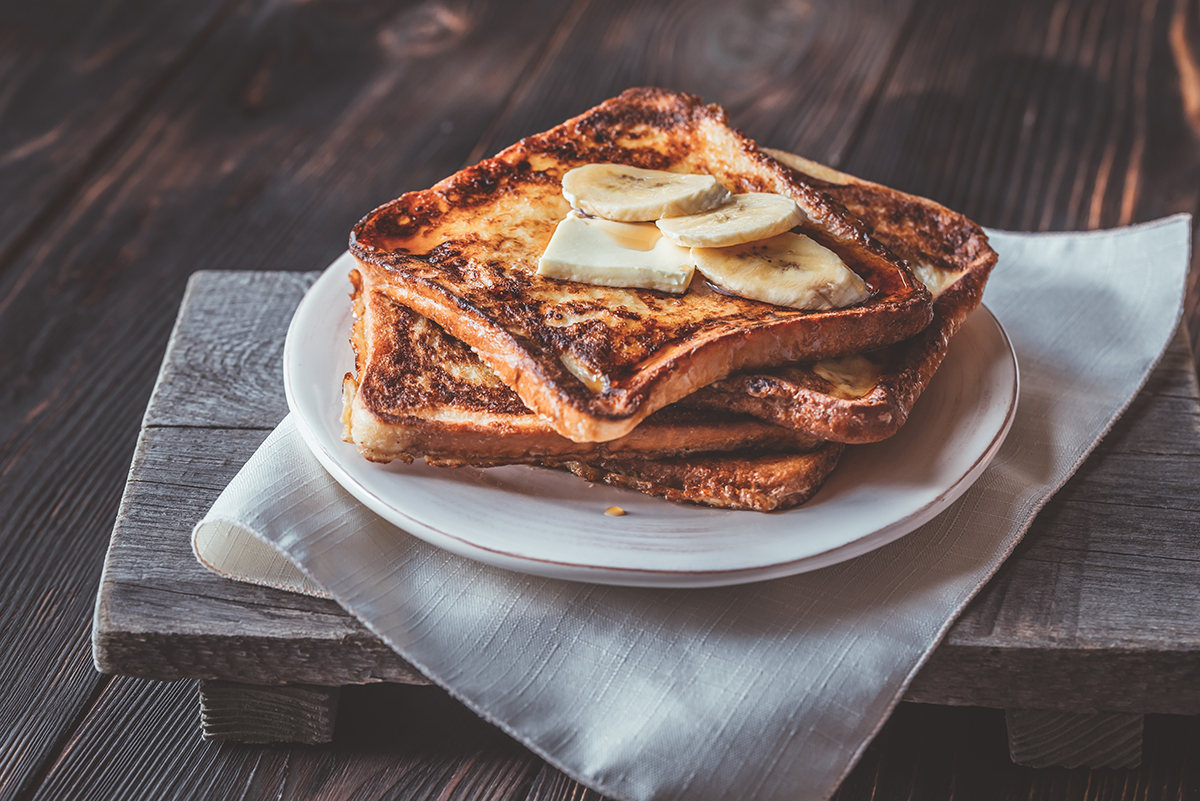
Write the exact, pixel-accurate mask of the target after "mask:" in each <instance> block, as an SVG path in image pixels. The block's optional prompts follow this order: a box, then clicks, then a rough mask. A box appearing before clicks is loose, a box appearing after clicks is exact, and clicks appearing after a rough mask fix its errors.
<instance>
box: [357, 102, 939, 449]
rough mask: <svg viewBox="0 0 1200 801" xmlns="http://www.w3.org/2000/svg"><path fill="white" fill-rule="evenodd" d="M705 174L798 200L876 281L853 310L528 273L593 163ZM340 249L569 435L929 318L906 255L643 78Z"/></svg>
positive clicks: (709, 114) (721, 116)
mask: <svg viewBox="0 0 1200 801" xmlns="http://www.w3.org/2000/svg"><path fill="white" fill-rule="evenodd" d="M599 162H607V163H621V164H630V165H634V166H638V167H646V168H652V169H665V170H673V171H677V172H689V173H707V174H711V175H713V176H714V177H716V178H717V179H718V180H720V181H721V182H722V183H723V184H725V185H726V187H727V188H729V189H730V190H731V191H734V192H747V191H760V192H774V193H778V194H783V195H787V196H789V197H791V198H793V199H794V200H795V201H796V202H797V204H798V205H799V206H800V208H801V209H802V210H803V211H804V212H805V214H806V215H807V217H808V222H807V223H805V224H804V225H803V226H801V230H802V231H804V232H805V233H807V234H809V235H810V236H812V237H813V238H815V239H817V240H818V241H819V242H821V243H822V244H824V245H826V246H827V247H830V248H832V249H834V250H835V251H836V252H837V253H838V254H839V255H840V256H841V257H842V258H843V259H844V260H845V261H846V263H847V264H848V265H849V266H850V267H851V269H853V270H854V271H855V272H856V273H858V274H859V275H860V276H861V277H862V278H863V279H864V281H865V282H866V283H867V284H868V286H869V288H870V289H871V290H872V296H871V297H870V298H869V299H868V300H867V301H865V302H864V303H862V304H859V305H857V306H853V307H850V308H846V309H841V310H835V311H828V312H804V311H799V310H795V309H789V308H785V307H780V306H773V305H770V304H765V303H760V302H757V301H752V300H746V299H743V298H737V297H731V296H728V295H723V294H718V293H714V292H712V291H710V290H707V289H706V286H705V284H704V282H703V281H702V280H696V281H694V282H693V290H692V291H689V292H688V293H687V294H685V295H682V296H675V295H669V294H665V293H661V292H657V291H654V290H644V289H613V288H604V287H596V286H590V285H586V284H579V283H574V282H567V281H558V280H554V279H551V278H545V277H541V276H538V275H536V274H535V270H536V268H537V260H538V257H539V256H540V255H541V253H542V252H543V251H544V249H545V246H546V244H547V242H548V241H549V239H550V236H551V234H552V233H553V230H554V227H555V225H556V224H557V223H558V221H559V220H561V219H562V218H563V217H564V216H565V215H566V213H567V211H568V210H569V208H570V207H569V205H568V204H567V202H566V200H565V199H564V198H563V196H562V192H561V179H562V175H563V174H564V173H565V172H566V171H567V170H569V169H571V168H573V167H576V166H579V165H582V164H586V163H599ZM351 251H352V252H353V253H354V255H355V256H356V257H357V258H358V259H359V261H360V263H361V265H362V270H363V274H364V276H365V277H366V279H367V281H368V283H371V284H373V285H378V286H379V287H380V288H381V291H385V292H387V293H388V294H389V295H390V296H391V297H392V298H394V299H395V300H397V301H398V302H400V303H402V304H404V305H405V306H408V307H409V308H412V309H413V310H415V311H417V312H418V313H420V314H421V315H423V316H425V317H428V318H430V319H432V320H434V321H435V322H437V323H438V324H439V325H440V326H442V327H443V328H444V329H446V330H447V331H448V332H450V333H451V334H452V335H453V336H455V337H457V338H458V339H461V340H463V341H464V342H466V343H467V344H468V345H469V346H471V347H472V348H473V349H474V350H475V351H476V353H477V354H478V355H479V357H480V358H481V359H482V360H483V361H484V362H485V363H486V364H487V365H488V366H489V367H491V368H492V369H493V370H494V371H495V372H496V374H497V375H498V376H499V378H500V380H501V381H502V382H503V383H504V384H505V385H507V386H509V387H511V388H513V389H514V390H515V391H516V393H517V394H518V395H519V396H520V398H521V399H522V400H523V401H524V403H525V404H526V405H527V406H529V407H530V408H532V409H534V410H536V411H537V412H539V413H541V414H544V415H545V416H546V417H548V418H549V419H550V420H552V421H553V425H554V427H555V428H556V430H557V431H558V432H559V433H561V434H563V435H564V436H566V437H568V438H570V439H573V440H576V441H598V440H611V439H615V438H617V437H620V436H623V435H625V434H628V433H629V432H630V431H632V430H633V429H634V427H635V426H636V425H637V424H638V423H639V422H640V421H641V420H642V419H644V418H645V417H647V416H648V415H649V414H651V413H652V412H653V411H655V410H657V409H659V408H661V407H663V406H665V405H667V404H669V403H671V402H673V401H676V400H678V399H679V398H682V397H684V396H686V395H689V394H690V393H692V392H693V391H695V390H696V389H697V388H699V387H701V386H704V385H706V384H708V383H711V382H712V381H715V380H717V379H719V378H723V377H725V376H727V375H729V374H731V373H733V372H736V371H738V370H743V369H751V368H760V367H769V366H775V365H780V364H786V363H792V362H797V361H802V360H809V359H819V358H826V357H831V356H838V355H842V354H847V353H856V352H859V351H862V350H865V349H873V348H878V347H881V346H884V345H887V344H890V343H892V342H896V341H899V340H901V339H906V338H908V337H910V336H912V335H913V334H915V333H916V332H918V331H919V330H921V329H922V328H924V327H925V325H926V324H927V323H928V322H929V320H930V319H931V316H932V309H931V302H930V297H929V294H928V292H927V291H926V290H925V288H924V286H923V285H922V284H921V282H919V281H917V280H916V279H915V278H914V277H913V276H912V274H911V273H910V272H909V270H908V269H907V267H906V266H905V263H904V262H903V260H902V259H901V258H900V257H898V256H896V255H895V254H894V253H892V252H891V251H890V250H888V249H887V248H886V247H885V246H883V245H882V244H880V243H879V242H878V241H877V240H875V239H873V238H872V237H871V236H870V233H869V229H868V228H867V227H866V226H865V225H863V224H862V223H861V222H860V221H859V220H857V219H856V218H855V217H854V215H852V214H849V213H847V212H846V211H845V210H844V208H843V207H842V206H841V205H839V204H838V203H837V202H835V201H832V200H831V199H830V198H829V196H828V195H826V194H823V193H822V192H821V191H819V189H818V188H817V187H816V186H815V185H814V183H813V182H811V181H808V180H806V179H805V177H804V176H803V175H801V174H800V173H798V172H795V171H793V170H789V169H788V168H786V167H784V166H783V165H781V164H780V163H778V162H777V161H775V160H774V159H772V158H770V157H769V156H767V155H765V154H764V153H763V152H761V151H760V150H759V149H758V148H757V147H756V146H755V144H754V143H753V142H752V141H750V140H749V139H746V138H745V137H744V136H742V135H741V134H740V133H738V132H737V131H735V130H733V129H732V128H730V127H729V125H728V123H727V119H726V116H725V113H724V111H723V110H721V109H720V108H718V107H716V106H706V105H704V104H703V103H702V102H701V101H700V100H699V99H698V98H696V97H693V96H690V95H683V94H676V93H672V92H666V91H663V90H658V89H636V90H629V91H628V92H625V93H623V94H622V95H621V96H620V97H618V98H615V99H613V100H610V101H607V102H605V103H603V104H601V105H600V106H598V107H596V108H594V109H592V110H590V111H588V112H586V113H585V114H583V115H581V116H579V117H576V118H574V119H572V120H569V121H567V122H566V123H564V124H562V125H560V126H558V127H556V128H554V129H552V130H550V131H547V132H545V133H542V134H538V135H536V136H531V137H528V138H526V139H523V140H521V141H520V142H518V143H517V144H516V145H513V146H512V147H510V148H508V149H507V150H505V151H503V152H502V153H500V154H499V155H497V156H496V157H494V158H491V159H487V160H485V161H483V162H480V163H479V164H477V165H475V166H473V167H470V168H467V169H465V170H463V171H461V172H459V173H457V174H455V175H453V176H451V177H449V178H447V179H446V180H444V181H442V182H440V183H438V184H437V185H435V186H434V187H432V188H431V189H428V190H423V191H419V192H412V193H409V194H406V195H404V196H402V197H400V198H398V199H397V200H395V201H393V202H391V203H388V204H386V205H385V206H382V207H380V208H378V209H376V210H375V211H373V212H371V213H370V214H369V215H367V217H365V218H364V219H363V220H362V221H361V222H359V224H358V225H357V226H356V227H355V228H354V231H353V234H352V237H351Z"/></svg>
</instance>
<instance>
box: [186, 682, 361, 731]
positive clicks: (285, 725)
mask: <svg viewBox="0 0 1200 801" xmlns="http://www.w3.org/2000/svg"><path fill="white" fill-rule="evenodd" d="M199 692H200V730H201V734H202V735H203V737H204V739H205V740H231V741H233V742H236V743H304V744H306V745H316V744H318V743H330V742H333V727H334V721H336V720H337V711H338V696H339V695H340V694H341V689H340V688H338V687H320V686H316V685H312V684H282V685H277V686H263V685H260V684H240V683H237V682H232V681H201V682H200V687H199Z"/></svg>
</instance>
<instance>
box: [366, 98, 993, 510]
mask: <svg viewBox="0 0 1200 801" xmlns="http://www.w3.org/2000/svg"><path fill="white" fill-rule="evenodd" d="M763 209H765V210H766V211H763ZM681 232H682V233H681ZM350 249H351V252H352V253H353V255H354V256H355V258H356V259H357V262H358V265H357V268H356V269H355V270H353V271H352V272H351V274H350V281H351V284H352V287H353V294H352V298H353V304H354V318H355V322H354V329H353V331H352V333H351V339H352V342H353V345H354V351H355V368H354V372H353V373H351V374H347V375H346V377H345V379H344V381H343V398H344V412H343V424H344V432H345V433H344V438H345V439H346V441H348V442H352V443H354V444H355V445H356V446H357V447H358V449H359V451H360V452H361V453H362V454H363V456H365V457H366V458H367V459H370V460H372V461H377V462H389V461H392V460H396V459H400V460H404V461H406V462H411V461H412V460H413V459H418V458H423V459H425V460H426V461H427V462H429V463H430V464H434V465H439V466H448V467H452V466H464V465H471V466H477V467H490V466H496V465H509V464H528V465H538V466H543V467H551V468H563V469H567V470H570V471H571V472H573V473H575V474H577V475H579V476H581V477H583V478H585V479H587V480H588V481H593V482H605V483H608V484H612V485H616V486H622V487H628V488H631V489H635V490H639V491H641V492H644V493H648V494H652V495H658V496H662V497H664V498H667V499H669V500H672V501H687V502H694V503H700V504H707V505H710V506H717V507H725V508H732V509H754V510H759V511H772V510H778V509H786V508H789V507H792V506H795V505H797V504H800V503H803V502H805V501H806V500H808V499H809V498H810V497H812V496H813V495H814V494H815V493H816V492H817V490H818V489H819V488H820V487H821V485H822V483H823V482H824V481H825V480H826V478H827V477H828V476H829V474H830V473H831V472H832V471H833V469H834V468H835V467H836V465H837V462H838V459H839V458H840V456H841V454H842V451H843V449H844V447H845V445H846V444H854V443H866V442H874V441H878V440H881V439H884V438H886V437H889V436H891V435H892V434H894V433H895V432H896V431H897V430H898V429H899V428H900V426H902V425H903V424H904V422H905V420H906V419H907V417H908V414H909V411H910V410H911V408H912V406H913V404H914V403H915V402H916V400H917V398H918V396H919V395H920V394H921V392H922V390H923V389H924V388H925V387H926V385H927V384H928V383H929V380H930V379H931V377H932V376H933V374H934V372H935V371H936V370H937V368H938V366H939V364H940V363H941V361H942V358H943V356H944V355H945V353H946V349H947V344H948V342H949V340H950V337H951V336H953V334H954V333H955V332H956V331H957V330H958V328H959V327H960V325H961V324H962V322H963V320H964V319H965V318H966V317H967V315H968V314H970V312H971V311H972V310H973V309H974V308H975V307H976V306H977V305H978V304H979V301H980V298H981V296H982V294H983V289H984V285H985V283H986V281H987V277H988V274H989V272H990V271H991V269H992V267H993V266H994V265H995V262H996V254H995V252H994V251H992V249H991V248H990V247H988V243H987V237H986V236H985V234H984V232H983V231H982V230H981V229H980V228H979V226H977V225H976V224H974V223H973V222H971V221H970V220H968V219H966V218H965V217H963V216H962V215H961V214H958V213H956V212H953V211H950V210H949V209H946V208H944V207H942V206H940V205H938V204H937V203H934V202H932V201H929V200H925V199H923V198H919V197H914V196H912V195H907V194H904V193H902V192H898V191H896V190H893V189H889V188H886V187H883V186H880V185H878V184H873V183H869V182H866V181H861V180H858V179H856V178H853V177H851V176H849V175H845V174H842V173H840V172H836V171H834V170H831V169H829V168H827V167H823V166H821V165H819V164H816V163H813V162H810V161H807V160H805V159H802V158H799V157H797V156H793V155H790V154H787V153H782V152H778V151H773V150H767V149H763V148H759V147H758V146H757V145H756V144H755V143H754V142H753V141H751V140H750V139H748V138H747V137H745V136H744V135H743V134H741V133H740V132H739V131H737V130H735V129H733V128H732V127H731V126H730V125H729V123H728V119H727V116H726V114H725V112H724V111H723V110H722V109H721V108H719V107H716V106H712V105H705V104H703V103H702V102H701V101H700V99H699V98H696V97H693V96H690V95H685V94H679V93H674V92H669V91H664V90H661V89H631V90H629V91H626V92H624V93H623V94H621V95H620V96H619V97H616V98H614V99H612V100H609V101H606V102H605V103H602V104H601V105H599V106H597V107H596V108H593V109H591V110H590V111H588V112H586V113H584V114H582V115H580V116H578V117H576V118H574V119H571V120H568V121H567V122H565V123H563V124H562V125H559V126H557V127H555V128H553V129H552V130H550V131H547V132H545V133H542V134H538V135H535V136H530V137H527V138H525V139H523V140H521V141H520V142H518V143H516V144H515V145H513V146H512V147H509V148H508V149H506V150H504V151H503V152H501V153H500V154H498V155H497V156H495V157H494V158H490V159H487V160H485V161H482V162H480V163H478V164H476V165H474V166H472V167H469V168H467V169H464V170H462V171H461V172H458V173H456V174H455V175H452V176H450V177H449V178H446V179H445V180H443V181H441V182H440V183H438V184H437V185H435V186H433V187H432V188H430V189H427V190H422V191H417V192H410V193H408V194H405V195H403V196H402V197H400V198H398V199H396V200H394V201H392V202H390V203H388V204H386V205H384V206H381V207H380V208H378V209H375V210H374V211H372V212H371V213H370V214H368V215H367V216H366V217H365V218H364V219H363V220H362V221H360V222H359V223H358V225H356V226H355V228H354V231H353V233H352V235H351V240H350Z"/></svg>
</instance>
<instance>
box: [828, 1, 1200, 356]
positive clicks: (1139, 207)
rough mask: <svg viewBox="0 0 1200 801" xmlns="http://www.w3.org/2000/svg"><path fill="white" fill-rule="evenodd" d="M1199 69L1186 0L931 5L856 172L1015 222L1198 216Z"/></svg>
mask: <svg viewBox="0 0 1200 801" xmlns="http://www.w3.org/2000/svg"><path fill="white" fill-rule="evenodd" d="M984 31H986V34H984V33H983V32H984ZM1196 64H1200V15H1198V14H1197V12H1196V10H1195V8H1194V6H1193V5H1191V4H1189V3H1186V2H1182V0H1181V1H1180V2H1172V0H1105V1H1104V2H1090V0H1059V2H1055V3H1044V2H1039V1H1038V0H1021V1H1020V2H1014V3H1003V4H997V3H992V4H988V3H960V2H955V1H954V0H938V1H937V2H930V3H923V4H921V5H920V6H919V7H918V9H917V11H916V14H915V17H914V19H913V23H912V28H911V34H910V36H909V39H908V43H907V46H906V47H905V48H904V50H903V52H902V53H901V55H900V57H899V58H898V59H897V61H896V64H895V67H894V69H893V70H891V73H890V75H889V78H888V80H887V82H886V83H885V85H884V86H883V89H882V92H881V93H880V95H879V99H878V102H877V103H876V104H875V105H874V107H873V110H872V113H871V115H870V117H869V119H868V120H867V121H866V123H865V124H864V126H863V129H862V132H861V135H860V136H859V138H858V139H857V140H856V141H855V143H854V144H853V146H852V147H851V148H850V150H849V152H848V156H847V158H846V160H845V162H844V165H843V168H844V169H846V170H847V171H848V172H851V173H853V174H856V175H861V176H863V177H865V178H870V179H871V180H875V181H880V182H881V183H885V184H888V185H890V186H895V187H897V188H899V189H904V190H906V191H909V192H914V193H916V194H919V195H924V196H926V197H931V198H934V199H936V200H938V201H940V202H942V203H945V204H946V205H947V206H949V207H951V208H953V209H956V210H958V211H961V212H963V213H965V214H967V215H968V216H970V217H971V218H972V219H975V220H976V221H978V222H980V223H982V224H984V225H988V226H992V227H996V228H1006V229H1011V230H1063V229H1084V228H1103V227H1109V226H1114V225H1125V224H1128V223H1130V222H1136V221H1140V220H1150V219H1155V218H1158V217H1162V216H1165V215H1167V214H1171V213H1175V212H1180V211H1186V212H1195V211H1197V210H1198V209H1200V148H1197V147H1196V138H1195V137H1196V136H1197V134H1198V133H1200V116H1198V115H1197V114H1196V112H1195V108H1198V107H1200V106H1198V105H1197V103H1200V100H1198V99H1197V98H1200V85H1198V84H1197V80H1198V78H1197V76H1200V72H1197V71H1196V68H1195V65H1196ZM1197 258H1200V255H1197V256H1194V261H1193V265H1195V264H1196V263H1197V262H1196V261H1195V259H1197ZM1197 275H1200V273H1197V272H1196V271H1195V270H1194V271H1193V280H1192V282H1191V285H1190V288H1189V292H1188V301H1187V312H1188V318H1189V320H1190V321H1191V323H1192V324H1191V326H1190V330H1191V334H1192V337H1193V339H1192V345H1193V354H1196V353H1197V352H1198V351H1200V348H1198V347H1197V343H1198V342H1200V340H1198V339H1197V337H1200V324H1197V316H1198V315H1200V279H1197V278H1196V276H1197Z"/></svg>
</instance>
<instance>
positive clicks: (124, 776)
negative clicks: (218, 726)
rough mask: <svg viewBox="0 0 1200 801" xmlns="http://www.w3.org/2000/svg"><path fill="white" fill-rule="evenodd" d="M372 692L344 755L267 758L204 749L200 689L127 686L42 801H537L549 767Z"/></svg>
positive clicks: (477, 725)
mask: <svg viewBox="0 0 1200 801" xmlns="http://www.w3.org/2000/svg"><path fill="white" fill-rule="evenodd" d="M363 689H366V688H358V687H349V688H346V689H344V690H343V691H342V698H341V704H340V707H341V708H340V712H339V730H338V735H337V738H336V741H335V743H334V744H333V745H332V746H324V747H319V748H313V747H304V746H279V745H276V746H269V747H262V746H248V745H239V744H237V743H215V742H211V741H205V740H202V739H201V738H200V736H199V731H198V725H197V704H196V682H192V681H184V682H176V683H172V684H163V683H160V682H147V681H141V680H138V679H129V678H124V677H119V678H116V679H114V680H113V681H112V683H111V684H109V685H108V686H107V687H106V688H105V690H104V692H103V694H102V695H101V696H100V698H99V699H98V701H97V703H96V704H95V705H94V706H93V707H92V708H91V709H90V710H89V711H88V714H87V716H86V717H85V718H84V719H83V720H82V722H81V724H80V726H79V728H78V730H77V731H76V732H75V734H74V736H73V737H72V738H71V740H70V741H69V742H68V743H67V746H66V748H65V749H64V750H63V752H62V754H61V755H60V756H59V758H58V760H57V761H56V762H55V763H54V764H53V765H52V766H51V768H50V770H49V772H48V773H47V775H46V777H45V781H44V782H43V783H42V784H41V786H40V787H39V788H38V790H37V792H36V793H35V794H33V795H32V796H31V798H33V799H37V800H38V801H43V800H45V801H57V800H58V799H63V798H79V799H84V798H95V799H108V798H131V799H132V798H139V799H140V798H146V799H150V798H171V799H177V801H183V800H184V799H196V801H202V800H203V799H210V798H213V797H214V796H216V797H221V798H238V799H264V801H265V800H266V799H272V800H273V801H274V800H276V799H281V798H283V799H337V798H444V799H454V800H455V801H466V800H467V799H495V800H496V801H509V800H510V799H511V800H512V801H520V799H523V798H525V797H526V794H527V792H528V788H529V786H530V784H531V783H532V781H533V779H534V777H535V776H536V775H537V773H538V771H539V770H540V768H541V762H540V761H539V760H537V759H536V757H534V756H533V755H531V754H529V753H527V752H526V751H524V750H523V749H522V748H521V747H520V746H519V745H517V744H516V743H514V742H513V741H511V740H509V739H508V738H507V737H505V736H504V735H503V734H502V733H500V732H499V731H498V730H497V729H494V728H492V727H491V726H489V725H487V724H486V723H484V722H483V721H481V720H479V719H478V718H476V717H475V716H474V715H472V714H471V713H470V712H468V711H467V710H466V709H465V708H464V707H462V706H461V705H460V704H459V703H458V702H457V701H455V700H454V699H452V698H450V696H448V695H447V694H446V693H444V692H442V691H440V690H438V689H436V688H433V687H406V686H400V685H389V686H387V687H372V688H370V689H371V690H374V691H375V692H370V693H363V692H361V690H363ZM116 733H120V736H115V734H116Z"/></svg>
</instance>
